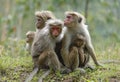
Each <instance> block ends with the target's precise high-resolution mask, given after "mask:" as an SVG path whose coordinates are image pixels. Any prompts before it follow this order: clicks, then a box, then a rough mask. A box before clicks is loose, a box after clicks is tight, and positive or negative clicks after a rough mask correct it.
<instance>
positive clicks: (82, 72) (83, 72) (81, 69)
mask: <svg viewBox="0 0 120 82" xmlns="http://www.w3.org/2000/svg"><path fill="white" fill-rule="evenodd" d="M74 71H80V74H85V73H86V71H85V70H84V69H83V68H76V69H75V70H74Z"/></svg>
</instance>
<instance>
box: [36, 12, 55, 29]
mask: <svg viewBox="0 0 120 82" xmlns="http://www.w3.org/2000/svg"><path fill="white" fill-rule="evenodd" d="M35 16H36V29H37V30H38V29H42V28H43V27H45V22H46V21H47V20H49V19H55V16H54V14H53V13H52V12H51V11H36V12H35Z"/></svg>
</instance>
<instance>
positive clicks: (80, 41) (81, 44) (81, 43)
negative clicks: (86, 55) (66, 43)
mask: <svg viewBox="0 0 120 82" xmlns="http://www.w3.org/2000/svg"><path fill="white" fill-rule="evenodd" d="M84 44H85V42H84V41H83V40H81V39H77V40H76V41H75V45H76V46H77V47H82V46H84Z"/></svg>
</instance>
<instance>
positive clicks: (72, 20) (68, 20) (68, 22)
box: [64, 14, 77, 28]
mask: <svg viewBox="0 0 120 82" xmlns="http://www.w3.org/2000/svg"><path fill="white" fill-rule="evenodd" d="M76 24H77V22H76V16H75V15H73V14H68V15H66V17H65V19H64V25H65V26H67V27H69V28H73V27H74V26H75V25H76Z"/></svg>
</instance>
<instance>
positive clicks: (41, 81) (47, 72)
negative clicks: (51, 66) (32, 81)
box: [38, 70, 50, 82]
mask: <svg viewBox="0 0 120 82" xmlns="http://www.w3.org/2000/svg"><path fill="white" fill-rule="evenodd" d="M49 74H50V70H47V71H45V72H44V74H43V75H42V76H41V77H40V78H39V80H38V82H43V79H44V78H45V77H46V76H47V75H49Z"/></svg>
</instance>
